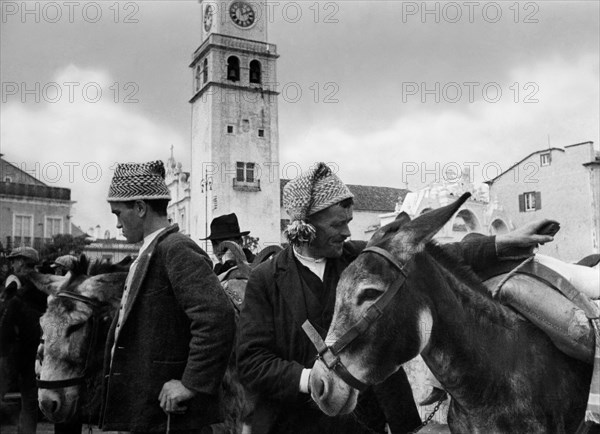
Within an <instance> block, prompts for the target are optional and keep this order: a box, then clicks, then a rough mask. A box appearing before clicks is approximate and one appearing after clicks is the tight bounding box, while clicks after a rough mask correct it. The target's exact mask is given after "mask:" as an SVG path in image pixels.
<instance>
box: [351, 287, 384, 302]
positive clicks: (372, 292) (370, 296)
mask: <svg viewBox="0 0 600 434" xmlns="http://www.w3.org/2000/svg"><path fill="white" fill-rule="evenodd" d="M381 294H383V291H380V290H379V289H375V288H365V289H363V290H362V291H361V292H360V294H358V299H357V301H356V304H358V305H359V306H360V305H361V304H363V303H364V302H365V301H372V300H375V299H376V298H379V296H380V295H381Z"/></svg>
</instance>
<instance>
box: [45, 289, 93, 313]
mask: <svg viewBox="0 0 600 434" xmlns="http://www.w3.org/2000/svg"><path fill="white" fill-rule="evenodd" d="M56 296H57V297H61V298H70V299H72V300H77V301H80V302H82V303H85V304H87V305H88V306H90V307H91V308H92V309H99V308H100V307H101V306H102V305H101V304H100V302H99V301H98V300H94V299H93V298H90V297H86V296H85V295H81V294H77V293H76V292H71V291H58V292H57V293H56Z"/></svg>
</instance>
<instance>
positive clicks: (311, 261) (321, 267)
mask: <svg viewBox="0 0 600 434" xmlns="http://www.w3.org/2000/svg"><path fill="white" fill-rule="evenodd" d="M292 250H293V251H294V255H295V256H296V258H298V261H300V263H301V264H302V265H304V266H305V267H306V268H308V269H309V270H310V271H312V272H313V273H314V274H315V275H316V276H317V277H318V278H319V279H321V281H323V275H324V274H325V265H327V258H318V259H315V258H310V257H308V256H304V255H301V254H300V253H298V251H297V250H296V248H295V247H293V248H292Z"/></svg>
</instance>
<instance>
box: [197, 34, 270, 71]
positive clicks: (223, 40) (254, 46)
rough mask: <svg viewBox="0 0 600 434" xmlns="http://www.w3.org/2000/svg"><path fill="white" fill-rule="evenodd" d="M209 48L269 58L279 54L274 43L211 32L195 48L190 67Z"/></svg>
mask: <svg viewBox="0 0 600 434" xmlns="http://www.w3.org/2000/svg"><path fill="white" fill-rule="evenodd" d="M211 48H220V49H223V50H228V51H236V52H238V53H247V54H253V55H257V54H258V55H260V56H263V57H268V58H271V59H277V58H278V57H279V54H277V46H276V45H275V44H269V43H268V42H260V41H253V40H251V39H244V38H238V37H236V36H226V35H219V34H216V33H213V34H211V35H210V36H209V37H208V39H207V40H206V41H204V42H203V43H202V45H200V47H198V48H197V49H196V51H194V54H193V55H192V63H190V67H191V68H193V67H194V65H196V63H197V62H198V60H199V59H200V58H202V57H203V56H204V55H205V54H206V52H207V51H208V50H210V49H211Z"/></svg>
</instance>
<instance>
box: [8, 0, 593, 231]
mask: <svg viewBox="0 0 600 434" xmlns="http://www.w3.org/2000/svg"><path fill="white" fill-rule="evenodd" d="M0 3H1V7H2V20H1V23H0V25H1V34H0V37H1V42H0V44H1V47H0V48H1V52H0V55H1V59H0V60H1V67H0V72H1V81H2V106H1V109H2V111H1V114H0V127H1V135H0V140H1V152H2V153H3V154H4V158H5V159H7V160H8V161H10V162H13V163H15V164H17V165H19V166H22V167H23V168H25V169H26V170H28V171H30V173H32V174H34V175H36V176H37V177H38V178H40V179H41V180H42V181H44V182H46V183H47V184H49V185H53V186H60V187H67V188H70V189H71V190H72V198H73V200H75V201H77V203H76V205H75V206H74V213H73V214H74V217H73V221H74V223H75V224H77V225H80V226H81V227H82V228H83V229H87V228H89V227H90V226H95V225H96V224H100V225H101V226H102V228H103V229H105V228H109V229H111V231H112V232H113V233H114V223H115V222H114V219H113V218H112V216H111V215H110V213H109V207H108V205H107V203H106V201H105V199H106V193H107V189H108V184H109V181H110V177H111V175H112V170H111V168H112V167H113V165H114V163H115V162H125V161H148V160H151V159H163V160H166V159H167V158H168V157H169V154H170V147H171V145H173V146H174V154H175V158H176V159H177V160H179V161H181V162H182V163H183V166H184V169H186V170H189V168H190V167H189V156H190V149H189V147H190V104H189V103H188V100H189V98H190V97H191V91H192V72H191V70H190V69H189V67H188V65H189V63H190V61H191V55H192V53H193V52H194V50H195V49H196V48H197V47H198V46H199V44H200V28H201V27H200V26H201V6H200V4H199V3H198V2H197V1H192V0H186V1H131V2H125V1H123V2H118V3H117V2H114V1H98V2H79V1H73V2H63V1H58V2H21V1H18V2H13V1H1V2H0ZM269 3H270V5H271V6H270V7H269V11H271V12H272V14H271V16H270V20H271V21H272V23H271V24H269V28H268V38H269V41H270V42H272V43H274V44H276V45H277V50H278V52H279V54H280V56H281V57H280V58H279V59H278V63H277V74H278V82H279V91H281V92H282V94H281V95H280V97H279V131H280V134H279V141H280V154H281V165H282V166H284V165H285V164H286V163H297V164H299V165H300V166H301V167H303V168H308V167H309V166H310V165H311V164H312V163H314V162H315V161H326V162H331V163H334V164H335V165H336V167H337V168H338V170H339V174H340V176H341V177H342V179H343V180H344V181H345V182H347V183H351V184H366V185H379V186H391V187H399V188H405V187H407V186H408V187H409V188H411V189H416V188H418V187H419V186H422V185H423V184H426V183H429V182H433V181H435V179H434V178H435V177H436V176H441V174H442V173H441V172H442V168H443V167H444V165H446V167H450V166H453V165H458V166H459V167H465V166H471V167H472V172H473V176H474V178H475V180H476V181H481V180H485V179H489V178H492V177H494V176H496V175H497V174H498V170H505V169H507V168H508V167H509V166H510V165H511V164H512V163H514V162H516V161H518V160H520V159H521V158H523V157H525V156H526V155H527V154H529V153H531V152H533V151H536V150H540V149H543V148H546V147H548V144H549V143H550V145H551V146H554V147H564V146H565V145H569V144H574V143H579V142H583V141H588V140H591V141H594V142H595V143H596V144H598V142H599V136H600V134H599V119H600V113H599V107H600V98H599V93H600V92H599V87H600V86H599V81H600V79H599V75H600V73H599V53H600V47H599V15H600V12H599V2H597V1H580V2H577V1H568V2H567V1H564V2H561V1H546V2H518V3H517V2H514V1H509V2H503V1H501V2H450V3H440V2H429V3H423V2H420V1H419V2H400V1H385V2H384V1H369V2H366V1H337V2H318V3H317V2H314V1H306V2H285V1H280V2H269ZM98 89H101V92H102V93H101V95H99V94H98ZM298 90H300V91H301V95H300V94H299V93H298ZM317 90H318V91H317ZM59 93H60V94H59ZM436 163H438V164H439V167H440V170H437V171H436ZM284 175H285V173H284Z"/></svg>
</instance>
